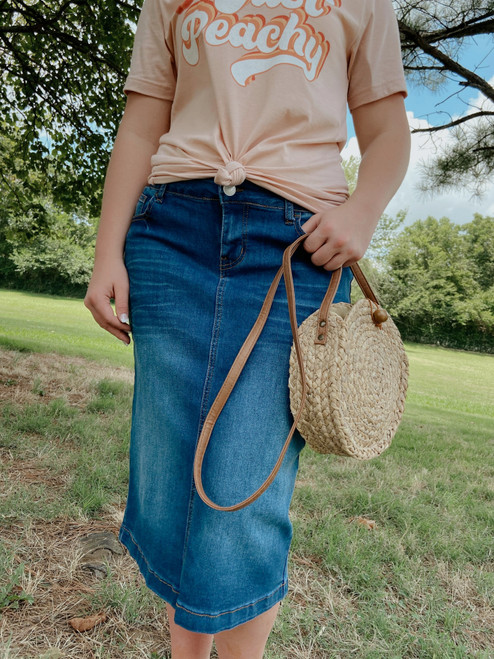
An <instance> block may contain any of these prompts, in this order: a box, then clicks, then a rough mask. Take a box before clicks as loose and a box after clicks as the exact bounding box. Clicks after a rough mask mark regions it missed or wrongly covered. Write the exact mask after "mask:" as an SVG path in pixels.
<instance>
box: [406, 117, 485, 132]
mask: <svg viewBox="0 0 494 659" xmlns="http://www.w3.org/2000/svg"><path fill="white" fill-rule="evenodd" d="M490 116H494V112H474V114H467V115H466V116H465V117H461V118H460V119H455V120H454V121H451V122H450V123H449V124H442V125H441V126H431V127H430V128H414V129H413V130H412V133H435V132H437V131H438V130H444V129H445V128H453V127H454V126H459V125H460V124H463V123H465V121H470V119H480V118H481V117H490Z"/></svg>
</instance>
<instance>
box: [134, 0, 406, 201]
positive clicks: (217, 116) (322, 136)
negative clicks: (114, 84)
mask: <svg viewBox="0 0 494 659" xmlns="http://www.w3.org/2000/svg"><path fill="white" fill-rule="evenodd" d="M131 90H132V91H136V92H140V93H141V94H146V95H148V96H154V97H156V98H160V99H165V100H173V105H172V111H171V124H170V129H169V131H168V132H167V133H165V134H164V135H162V136H161V138H160V141H159V148H158V151H157V152H156V154H155V155H153V156H152V159H151V164H152V171H151V174H150V176H149V183H168V182H171V181H177V180H183V179H193V178H209V177H214V180H215V182H216V183H218V184H220V185H223V186H226V187H225V192H226V193H227V194H228V193H230V194H233V193H234V189H235V188H234V187H233V186H236V185H240V184H241V183H242V181H243V180H245V178H248V179H250V180H251V181H253V182H255V183H257V184H258V185H260V186H262V187H265V188H267V189H269V190H272V191H274V192H276V193H277V194H279V195H281V196H283V197H285V198H287V199H289V200H291V201H294V202H296V203H298V204H300V205H301V206H304V207H305V208H307V209H309V210H312V211H313V212H318V211H322V210H324V208H325V207H326V206H327V205H328V204H329V205H335V204H340V203H342V202H343V201H345V200H346V198H347V196H348V188H347V184H346V181H345V176H344V173H343V170H342V167H341V157H340V151H341V149H342V148H343V146H344V144H345V142H346V139H347V130H346V109H347V104H348V107H349V108H350V110H351V111H352V110H354V109H355V108H357V107H359V106H360V105H363V104H364V103H369V102H371V101H376V100H378V99H380V98H384V97H386V96H388V95H390V94H393V93H396V92H401V93H402V94H403V95H404V96H406V86H405V80H404V75H403V66H402V62H401V53H400V42H399V34H398V26H397V22H396V17H395V15H394V11H393V8H392V5H391V0H145V2H144V6H143V8H142V12H141V14H140V17H139V21H138V24H137V31H136V35H135V42H134V48H133V53H132V62H131V67H130V71H129V75H128V78H127V80H126V82H125V86H124V91H125V92H128V91H131Z"/></svg>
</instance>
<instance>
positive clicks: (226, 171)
mask: <svg viewBox="0 0 494 659" xmlns="http://www.w3.org/2000/svg"><path fill="white" fill-rule="evenodd" d="M246 177H247V172H246V171H245V167H244V166H243V165H242V164H241V163H239V162H237V161H236V160H231V161H230V162H227V163H226V165H225V166H224V167H218V171H217V173H216V176H215V177H214V182H215V183H217V184H218V185H223V186H226V187H227V188H233V193H234V192H235V186H236V185H240V184H241V183H243V182H244V181H245V179H246ZM225 192H226V191H225Z"/></svg>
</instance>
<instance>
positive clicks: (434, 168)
mask: <svg viewBox="0 0 494 659" xmlns="http://www.w3.org/2000/svg"><path fill="white" fill-rule="evenodd" d="M394 4H395V8H396V11H397V15H398V21H399V26H400V32H401V38H402V53H403V59H404V66H405V72H406V73H407V76H408V78H409V79H410V80H412V81H414V82H416V83H418V84H420V85H425V86H426V87H428V88H429V89H431V90H440V89H441V87H442V85H444V83H446V82H447V81H449V82H451V81H452V80H453V81H456V82H457V83H458V93H459V92H460V91H462V90H463V89H465V88H469V89H474V90H477V91H478V92H480V95H481V98H482V99H483V100H482V101H480V102H479V103H478V105H477V106H473V107H469V108H468V113H467V114H465V116H463V117H460V118H450V120H449V121H447V122H445V123H443V124H442V125H440V126H434V127H432V126H431V127H429V128H424V129H417V130H415V131H414V132H423V131H425V132H435V131H438V130H444V129H446V128H452V129H453V130H452V131H451V138H452V139H451V142H450V143H449V144H448V145H447V146H446V147H444V149H443V150H442V151H440V152H439V153H438V155H437V157H436V159H435V161H433V163H432V164H431V165H430V166H428V167H427V168H426V169H425V171H424V181H423V187H424V188H426V189H430V190H434V189H437V188H438V187H439V188H447V187H450V186H454V185H457V184H461V185H462V186H465V185H468V186H470V188H471V189H473V190H474V192H477V193H478V192H481V191H482V188H483V186H484V185H485V184H486V183H487V182H488V181H489V179H490V176H491V174H492V173H493V172H494V124H493V120H492V119H493V117H494V109H493V102H494V87H493V85H492V84H491V82H490V81H489V80H487V79H485V78H483V77H482V76H481V75H479V71H478V70H476V69H473V68H471V69H469V68H467V67H466V66H464V64H463V58H462V53H463V50H464V48H465V47H466V46H467V45H470V46H472V45H475V37H478V36H480V35H490V34H492V32H493V31H494V1H493V0H455V2H452V3H446V2H434V1H432V0H412V1H411V2H410V1H409V0H394ZM466 109H467V108H466Z"/></svg>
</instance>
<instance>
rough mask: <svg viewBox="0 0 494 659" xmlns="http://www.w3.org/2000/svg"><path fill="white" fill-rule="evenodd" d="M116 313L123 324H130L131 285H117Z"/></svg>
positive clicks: (115, 287)
mask: <svg viewBox="0 0 494 659" xmlns="http://www.w3.org/2000/svg"><path fill="white" fill-rule="evenodd" d="M114 291H115V311H116V314H117V318H118V319H119V320H120V322H121V323H126V324H129V285H128V284H125V283H118V284H117V283H115V286H114Z"/></svg>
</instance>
